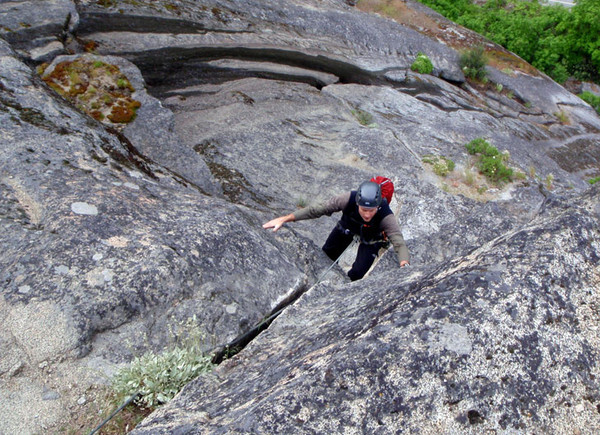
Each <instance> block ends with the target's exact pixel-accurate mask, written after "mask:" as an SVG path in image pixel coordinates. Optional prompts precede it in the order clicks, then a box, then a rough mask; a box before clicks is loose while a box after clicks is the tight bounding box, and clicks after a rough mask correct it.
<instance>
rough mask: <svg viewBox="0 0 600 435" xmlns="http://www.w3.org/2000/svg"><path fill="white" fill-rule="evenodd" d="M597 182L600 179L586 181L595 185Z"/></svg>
mask: <svg viewBox="0 0 600 435" xmlns="http://www.w3.org/2000/svg"><path fill="white" fill-rule="evenodd" d="M598 181H600V177H596V178H590V179H589V180H588V182H589V183H590V184H596V183H597V182H598Z"/></svg>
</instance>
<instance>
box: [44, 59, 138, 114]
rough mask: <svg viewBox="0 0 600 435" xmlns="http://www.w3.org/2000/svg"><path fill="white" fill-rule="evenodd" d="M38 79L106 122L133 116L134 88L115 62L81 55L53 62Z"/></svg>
mask: <svg viewBox="0 0 600 435" xmlns="http://www.w3.org/2000/svg"><path fill="white" fill-rule="evenodd" d="M42 79H43V80H44V81H45V82H46V83H48V85H49V86H50V87H52V89H54V90H55V91H56V92H58V93H59V94H60V95H62V96H63V97H64V98H65V99H67V100H69V101H70V102H72V103H73V104H74V105H75V106H76V107H79V108H81V110H83V111H84V112H86V113H88V114H89V115H90V116H92V117H93V118H94V119H97V120H99V121H102V122H104V123H107V124H124V123H128V122H131V121H132V120H133V119H134V118H135V113H136V110H137V109H138V108H139V107H140V105H141V104H140V102H139V101H136V100H134V99H133V98H132V94H133V92H135V89H134V88H133V86H132V85H131V83H130V82H129V80H128V79H127V77H126V76H125V75H124V74H123V73H121V71H120V70H119V67H117V66H116V65H111V64H107V63H105V62H102V61H100V60H94V59H91V58H86V57H81V58H78V59H76V60H73V61H65V62H60V63H59V64H57V65H56V66H55V67H54V69H52V70H51V71H48V68H44V70H43V71H42Z"/></svg>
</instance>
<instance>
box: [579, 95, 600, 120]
mask: <svg viewBox="0 0 600 435" xmlns="http://www.w3.org/2000/svg"><path fill="white" fill-rule="evenodd" d="M579 98H581V99H582V100H583V101H585V102H586V103H588V104H589V105H590V106H592V107H593V108H594V109H595V110H596V112H598V115H600V95H596V94H592V93H591V92H588V91H585V92H583V93H581V94H579Z"/></svg>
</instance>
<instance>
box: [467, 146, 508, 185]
mask: <svg viewBox="0 0 600 435" xmlns="http://www.w3.org/2000/svg"><path fill="white" fill-rule="evenodd" d="M465 148H466V149H467V151H468V153H469V154H471V155H477V156H478V160H477V168H478V169H479V171H480V172H481V173H482V174H484V175H485V176H486V177H487V178H488V179H489V180H491V181H492V182H494V183H501V182H509V181H512V178H513V170H512V169H511V168H509V167H508V166H506V162H507V161H508V158H509V155H508V153H507V152H504V153H502V154H501V153H500V152H499V151H498V148H496V147H495V146H492V145H490V143H489V142H487V141H486V140H485V139H482V138H478V139H474V140H472V141H471V142H469V143H468V144H466V145H465Z"/></svg>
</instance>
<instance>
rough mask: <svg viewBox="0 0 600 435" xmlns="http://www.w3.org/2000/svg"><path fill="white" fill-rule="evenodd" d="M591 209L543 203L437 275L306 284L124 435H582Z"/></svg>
mask: <svg viewBox="0 0 600 435" xmlns="http://www.w3.org/2000/svg"><path fill="white" fill-rule="evenodd" d="M599 199H600V189H599V188H597V187H596V188H595V189H594V190H593V191H592V192H589V193H588V194H586V195H584V196H583V197H571V198H564V200H558V199H556V198H551V199H549V200H548V201H546V202H545V203H544V205H543V207H542V210H541V211H540V213H539V214H538V215H537V216H536V217H535V218H534V219H533V220H532V221H531V222H530V223H529V224H527V225H525V226H523V227H522V228H520V229H518V230H516V231H511V232H507V233H505V234H503V235H501V236H500V237H498V238H496V239H493V240H491V241H490V242H488V243H486V244H485V245H483V246H481V247H480V248H479V249H476V250H474V251H472V252H470V253H469V254H468V255H465V256H459V257H456V258H455V259H453V260H451V261H448V262H446V263H445V264H444V265H443V266H441V267H439V266H438V267H426V266H422V267H416V268H413V269H411V270H410V271H409V272H398V271H394V272H390V271H387V272H386V273H381V274H380V275H378V276H377V278H374V277H369V278H367V279H364V280H362V281H359V282H356V283H353V284H352V285H346V286H343V287H340V286H337V287H336V286H331V285H328V284H319V285H318V286H316V287H315V288H313V289H312V290H310V291H309V292H308V293H306V294H305V295H304V296H303V297H302V298H301V299H300V300H299V301H298V302H296V304H295V305H294V306H293V307H290V308H288V310H286V311H285V312H284V314H283V315H282V316H281V317H279V318H278V319H277V320H276V321H275V322H274V324H273V325H272V326H271V328H270V329H269V330H268V331H266V332H265V333H263V334H262V335H260V336H259V337H258V338H257V339H256V340H255V341H254V342H253V343H252V344H251V345H250V346H248V347H247V348H246V349H245V350H244V352H242V353H241V354H239V355H238V356H236V357H235V358H233V359H232V360H229V361H227V362H225V363H223V364H222V365H221V366H220V367H219V368H218V369H217V370H216V371H215V373H214V374H213V375H211V376H205V377H202V378H199V379H197V380H195V381H193V382H192V383H190V384H188V386H187V387H186V388H185V389H184V390H183V391H182V392H181V393H180V394H179V396H178V397H177V398H176V399H175V400H173V401H172V402H171V403H169V404H168V405H166V406H165V407H164V408H162V409H160V410H158V411H156V412H155V413H154V414H153V415H151V416H150V417H149V418H148V419H147V420H146V421H144V422H143V423H142V424H141V425H140V426H138V428H137V429H136V430H135V431H134V432H133V433H135V434H157V433H165V434H166V433H186V434H196V433H347V432H352V433H404V432H406V433H412V432H422V433H481V432H486V431H496V432H500V433H513V432H523V433H531V432H536V431H542V432H544V433H568V432H570V431H571V430H573V428H581V431H582V433H595V432H597V431H598V430H599V429H600V425H599V420H598V404H599V402H600V396H599V395H598V387H599V378H598V374H599V369H600V361H599V357H600V348H599V346H598V345H599V344H600V343H599V341H598V337H597V333H596V331H597V328H598V326H599V324H600V316H599V314H598V307H599V305H598V304H599V303H600V300H599V298H598V284H599V278H600V267H599V261H600V231H599V230H600V227H599V225H598V218H599V217H600V214H599V212H600V209H599V207H598V204H599ZM565 200H566V201H565Z"/></svg>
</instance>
